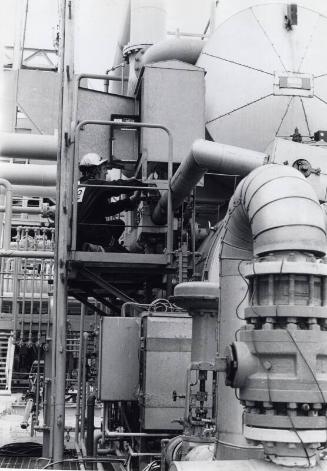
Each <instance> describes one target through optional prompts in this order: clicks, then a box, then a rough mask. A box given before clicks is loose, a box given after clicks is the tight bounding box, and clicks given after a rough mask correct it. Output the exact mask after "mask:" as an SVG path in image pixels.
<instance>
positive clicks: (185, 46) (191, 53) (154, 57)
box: [142, 38, 206, 66]
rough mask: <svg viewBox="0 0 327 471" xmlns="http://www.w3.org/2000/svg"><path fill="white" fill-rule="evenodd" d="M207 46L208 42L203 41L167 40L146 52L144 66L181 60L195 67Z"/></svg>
mask: <svg viewBox="0 0 327 471" xmlns="http://www.w3.org/2000/svg"><path fill="white" fill-rule="evenodd" d="M205 44H206V41H203V40H201V39H185V38H173V39H165V40H163V41H160V42H158V43H156V44H154V45H153V46H150V47H149V48H148V49H147V50H146V51H145V53H144V54H143V57H142V66H145V65H147V64H150V63H153V62H161V61H167V60H179V61H182V62H186V63H188V64H192V65H194V64H195V63H196V61H197V60H198V58H199V56H200V54H201V51H202V49H203V47H204V46H205Z"/></svg>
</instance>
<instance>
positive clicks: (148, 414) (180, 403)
mask: <svg viewBox="0 0 327 471" xmlns="http://www.w3.org/2000/svg"><path fill="white" fill-rule="evenodd" d="M143 322H144V338H145V346H144V362H143V365H142V368H143V373H142V374H143V384H142V386H141V387H142V396H143V397H142V398H141V401H140V402H141V420H142V427H143V428H144V429H147V430H178V429H180V428H181V427H180V425H179V424H177V423H173V422H172V421H173V420H176V419H179V418H181V417H182V416H183V414H184V399H183V398H177V399H176V401H175V402H174V401H173V394H172V393H173V391H174V390H175V391H176V392H177V394H178V395H183V394H184V390H185V379H186V377H185V372H186V368H187V367H188V365H189V363H190V360H191V335H192V334H191V329H192V320H191V318H189V317H164V315H163V316H159V317H158V316H155V317H146V318H145V319H144V320H143Z"/></svg>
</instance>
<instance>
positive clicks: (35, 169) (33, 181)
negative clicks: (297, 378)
mask: <svg viewBox="0 0 327 471" xmlns="http://www.w3.org/2000/svg"><path fill="white" fill-rule="evenodd" d="M0 178H5V179H6V180H8V181H10V183H11V184H15V185H40V186H55V185H56V182H57V167H56V165H37V164H32V165H29V164H28V165H25V164H8V163H2V162H1V163H0Z"/></svg>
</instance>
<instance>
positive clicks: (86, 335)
mask: <svg viewBox="0 0 327 471" xmlns="http://www.w3.org/2000/svg"><path fill="white" fill-rule="evenodd" d="M88 337H89V334H88V333H87V332H84V333H83V349H84V350H83V376H82V411H81V440H84V434H85V409H86V359H87V340H88Z"/></svg>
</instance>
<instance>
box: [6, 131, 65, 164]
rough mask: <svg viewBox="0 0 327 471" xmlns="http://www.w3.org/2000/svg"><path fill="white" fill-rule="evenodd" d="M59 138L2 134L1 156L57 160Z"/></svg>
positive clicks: (42, 135) (41, 135)
mask: <svg viewBox="0 0 327 471" xmlns="http://www.w3.org/2000/svg"><path fill="white" fill-rule="evenodd" d="M57 150H58V138H57V136H51V135H44V134H19V133H9V132H1V133H0V155H1V156H2V157H14V158H23V159H37V160H54V161H55V160H57Z"/></svg>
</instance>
